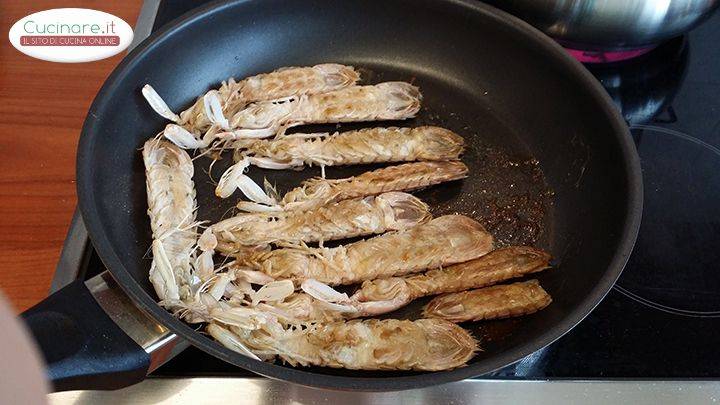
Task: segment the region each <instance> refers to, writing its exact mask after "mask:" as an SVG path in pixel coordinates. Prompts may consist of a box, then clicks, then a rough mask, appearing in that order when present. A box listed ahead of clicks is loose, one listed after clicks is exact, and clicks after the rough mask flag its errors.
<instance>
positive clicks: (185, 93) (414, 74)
mask: <svg viewBox="0 0 720 405" xmlns="http://www.w3.org/2000/svg"><path fill="white" fill-rule="evenodd" d="M477 7H478V6H476V5H475V4H474V3H463V2H445V1H400V0H395V1H385V2H365V1H359V0H358V1H352V0H350V1H343V2H335V1H296V2H280V1H250V2H236V3H231V4H229V5H225V6H222V7H218V9H217V10H216V11H214V12H211V13H208V14H206V15H205V16H204V17H202V16H200V15H196V16H195V17H189V18H188V19H187V20H186V21H185V23H184V24H182V25H181V26H179V27H175V28H172V29H170V30H169V31H168V32H165V33H162V34H161V35H159V36H158V37H157V38H155V39H154V40H151V42H150V43H149V44H148V45H147V46H141V48H140V50H139V51H136V52H135V53H134V54H133V55H131V57H130V60H129V61H128V62H126V63H125V64H124V65H123V66H121V67H120V68H119V70H118V71H117V72H116V73H115V74H114V76H113V77H111V79H110V80H109V82H108V84H107V85H106V87H105V88H104V89H103V90H102V91H101V94H100V96H99V98H98V100H97V101H96V104H95V105H94V106H93V109H92V110H91V113H90V116H89V117H88V121H87V122H86V127H85V129H84V134H83V139H82V141H81V145H80V152H79V171H78V179H79V194H80V199H81V207H82V209H83V214H84V216H85V219H86V222H88V226H89V228H90V233H91V236H92V237H93V242H94V243H95V245H96V247H97V248H98V251H99V253H100V256H101V257H102V258H103V260H104V261H105V262H106V264H107V265H108V266H109V267H110V269H111V270H112V272H113V274H115V275H116V277H117V278H118V279H119V281H120V282H121V284H122V285H124V286H125V288H126V289H127V290H128V291H129V292H130V294H131V295H132V296H133V297H134V298H136V299H137V300H139V301H140V302H141V303H144V304H146V305H147V308H148V309H149V310H150V311H152V312H154V313H155V314H156V316H158V317H161V318H162V320H163V322H165V323H168V324H170V325H171V327H173V328H181V331H185V332H187V333H190V332H189V329H187V328H185V329H182V327H181V326H180V325H179V324H177V323H176V322H173V321H172V320H171V319H170V318H168V317H167V315H166V314H164V313H162V310H161V309H160V308H159V307H157V306H152V305H151V304H150V300H151V299H154V298H155V296H154V293H153V292H152V288H151V287H150V284H149V282H148V281H147V273H148V269H149V266H150V260H151V259H150V257H149V255H148V247H149V246H150V242H151V239H150V229H149V223H148V218H147V215H146V209H147V204H146V200H145V180H144V168H143V165H142V159H141V155H140V152H139V148H140V147H141V146H142V144H143V142H144V141H145V140H146V139H147V138H149V137H151V136H154V135H155V134H157V133H158V132H159V131H160V130H161V129H162V128H163V126H164V124H165V122H164V121H163V119H161V118H159V117H157V116H156V115H155V114H154V113H153V112H152V110H151V109H150V108H149V107H148V106H147V105H146V103H145V101H144V100H143V99H142V97H141V95H140V88H141V87H142V85H144V84H145V83H150V84H152V85H153V87H155V89H156V90H157V91H158V92H159V93H160V94H161V95H162V96H163V97H164V98H165V100H166V101H167V102H168V104H169V105H170V107H171V108H173V109H174V110H175V111H181V110H182V109H184V108H186V107H187V106H189V105H190V104H191V103H192V102H193V101H194V100H195V98H196V97H197V96H198V95H200V94H202V93H204V92H205V91H207V90H208V89H210V88H215V87H217V86H218V84H219V83H220V81H222V80H225V79H227V78H228V77H231V76H232V77H235V78H242V77H245V76H249V75H252V74H257V73H261V72H267V71H271V70H273V69H276V68H279V67H283V66H298V65H312V64H317V63H322V62H337V63H345V64H350V65H353V66H356V67H358V68H360V69H361V70H362V73H363V78H364V82H366V83H377V82H380V81H387V80H405V81H412V82H413V83H415V84H416V85H418V86H419V87H420V89H421V91H422V93H423V95H424V100H423V109H422V111H421V113H420V114H419V116H418V117H417V118H415V119H412V120H408V121H405V122H389V123H374V124H360V125H356V124H353V125H342V126H340V127H339V129H340V130H344V129H350V128H357V127H364V126H371V125H408V126H416V125H421V124H428V123H430V124H435V125H442V126H445V127H448V128H450V129H452V130H454V131H456V132H457V133H459V134H461V135H462V136H463V137H465V139H466V141H467V143H468V151H467V153H466V154H465V156H464V157H463V161H464V162H465V163H466V164H467V165H468V166H469V167H470V175H469V178H468V179H466V180H463V181H461V182H456V183H452V184H447V185H441V186H436V187H433V188H431V189H427V190H424V191H421V192H418V193H417V195H418V196H419V197H421V198H423V199H424V200H426V201H427V202H428V203H429V204H430V205H431V207H432V209H433V212H434V213H435V214H436V215H440V214H448V213H461V214H465V215H468V216H471V217H473V218H476V219H478V220H479V221H481V222H482V223H483V224H485V225H486V226H487V228H488V229H489V230H491V231H493V232H494V233H495V235H496V237H497V239H498V240H499V242H500V243H501V244H533V245H536V246H540V247H543V248H546V249H549V250H550V251H551V252H552V253H553V256H554V257H555V258H556V262H557V264H558V265H557V267H556V268H554V269H552V270H550V271H547V272H545V273H542V274H540V275H538V278H539V280H540V282H541V284H542V285H543V287H544V288H545V289H547V290H548V292H549V293H550V294H551V295H552V297H553V299H554V301H553V303H552V305H550V306H549V307H548V308H547V309H546V310H544V311H541V312H539V313H537V314H534V315H531V316H527V317H524V318H519V319H512V320H502V321H492V322H485V323H474V324H467V325H464V326H466V327H467V328H469V329H470V330H471V331H472V332H473V334H474V335H475V336H476V337H477V338H478V339H479V340H480V342H481V346H482V348H483V351H481V352H480V353H479V354H478V355H477V356H476V358H475V359H473V360H472V361H471V363H470V364H471V365H470V367H469V368H464V369H460V370H456V371H453V372H450V373H443V377H440V375H441V374H440V373H432V374H426V375H425V376H426V377H428V378H433V380H432V382H430V380H427V381H428V382H426V383H422V382H420V380H419V379H417V378H416V379H404V380H403V379H393V380H394V381H396V382H397V384H395V385H393V384H394V383H391V382H388V383H382V382H377V381H378V380H375V379H370V378H369V377H379V378H385V377H399V376H408V375H415V374H419V373H411V372H410V373H408V372H358V371H346V370H335V369H325V368H312V369H303V370H305V371H311V372H312V373H321V374H326V375H329V376H338V375H343V376H353V377H362V378H363V380H365V377H368V379H367V381H368V382H367V384H366V385H365V384H364V383H362V382H358V381H353V382H352V384H351V383H350V382H349V380H347V379H345V380H343V379H337V380H333V379H332V378H330V379H328V377H327V376H325V377H323V378H322V379H313V377H312V375H311V374H307V373H293V372H283V371H282V370H285V369H284V368H281V367H272V366H269V365H263V366H257V367H255V366H252V364H253V363H252V362H248V361H247V360H245V359H243V358H241V357H240V356H239V355H235V354H232V353H231V352H229V351H225V350H223V349H221V348H220V347H219V346H218V345H215V344H212V345H211V344H209V341H207V339H205V338H203V337H202V336H197V334H195V335H196V336H195V337H194V339H195V340H196V343H197V342H200V343H201V345H202V346H205V348H206V349H208V348H209V349H210V351H212V352H213V353H214V354H216V355H220V357H223V358H225V359H228V360H231V361H233V362H235V363H237V364H243V365H244V366H246V367H248V365H250V367H249V368H251V369H253V370H254V371H258V372H262V373H265V374H269V375H271V376H275V377H280V378H287V379H290V380H293V381H297V382H301V383H305V384H313V385H320V386H335V387H339V386H344V387H346V388H366V389H374V388H375V389H377V388H392V387H394V388H407V387H410V386H418V385H424V384H431V383H439V382H442V381H449V380H452V379H459V378H463V377H467V376H470V375H476V374H480V373H483V372H488V371H491V370H492V369H494V368H497V367H500V366H503V365H505V364H507V363H509V362H512V361H513V360H517V359H518V358H520V357H521V356H523V355H526V354H529V353H530V352H531V351H533V350H536V349H538V348H540V347H541V346H542V345H543V344H547V343H549V342H550V341H551V340H552V339H554V338H557V337H558V336H559V335H561V334H562V333H564V332H565V331H567V330H568V329H569V328H570V327H571V326H572V325H573V324H574V323H575V322H577V321H579V320H580V319H581V318H582V316H584V315H585V314H586V313H587V312H588V311H589V310H590V308H592V306H594V304H595V303H597V301H598V300H599V299H600V298H601V297H602V296H603V295H604V293H605V292H607V290H608V289H609V287H610V285H611V284H612V282H613V281H614V279H615V278H616V277H617V275H619V272H620V269H621V267H622V264H623V263H624V260H625V257H623V256H624V255H626V254H627V253H629V249H630V248H631V246H632V239H633V238H634V233H633V230H632V228H633V226H634V222H633V220H632V217H633V214H631V206H632V205H633V204H635V203H636V202H637V199H638V197H639V193H640V189H639V185H638V184H636V183H635V182H636V181H637V178H635V177H634V176H635V174H634V173H633V170H635V169H636V168H634V167H633V166H632V164H631V163H629V162H631V161H632V153H631V149H628V143H627V140H626V139H624V137H625V136H626V133H625V132H624V129H623V127H622V125H621V124H620V122H619V121H618V119H617V115H616V114H615V113H614V112H613V111H612V110H611V107H610V106H609V104H608V103H607V101H606V99H605V98H604V96H601V93H600V90H599V87H597V86H594V87H593V86H591V85H589V81H588V79H587V77H584V76H582V74H580V73H579V72H580V71H579V70H578V68H577V66H576V65H574V64H572V63H571V62H569V61H568V60H567V59H565V58H562V57H560V52H561V51H560V50H559V49H557V48H555V47H553V46H551V45H548V41H547V40H546V39H542V38H541V39H539V40H538V39H537V37H539V34H538V33H536V32H535V31H531V30H530V29H529V28H528V27H527V26H525V25H519V23H518V22H517V20H509V19H508V20H504V19H503V18H501V17H498V15H496V14H495V12H494V11H487V10H489V9H487V8H485V7H480V8H477ZM336 128H337V127H336V126H334V125H333V126H312V127H300V128H297V129H293V131H310V130H311V131H313V132H316V131H322V130H335V129H336ZM230 160H231V159H230V156H229V155H225V159H223V160H221V161H219V162H218V163H217V164H216V165H215V168H214V169H213V171H212V175H213V178H214V179H217V178H218V177H219V175H220V173H222V170H223V169H224V168H226V167H227V165H228V164H229V163H230ZM209 164H210V160H209V159H207V158H205V157H201V158H198V159H196V161H195V169H196V173H195V181H196V187H197V190H198V205H199V206H200V210H199V214H198V218H199V219H207V220H218V219H220V218H222V217H226V216H228V215H230V214H231V213H232V206H233V205H234V203H235V202H236V201H237V200H236V198H230V199H227V200H224V201H221V200H219V199H217V198H216V197H215V196H214V195H213V192H212V191H213V188H214V185H213V184H212V181H211V178H210V176H209V175H208V173H207V170H208V166H209ZM372 168H375V166H364V167H348V168H328V169H327V173H328V177H333V178H339V177H346V176H350V175H353V174H358V173H360V172H362V171H365V170H369V169H372ZM318 174H319V169H317V168H309V169H305V170H303V171H299V172H295V171H283V172H277V171H268V170H260V169H256V168H252V169H251V171H250V176H251V177H253V178H255V179H256V180H258V181H262V179H263V177H266V178H267V179H268V180H269V181H270V182H271V183H272V184H275V185H276V186H277V188H278V190H279V191H280V192H284V191H287V190H289V189H290V188H292V187H294V186H296V185H298V184H299V183H300V182H301V181H302V180H303V179H306V178H309V177H311V176H317V175H318ZM234 197H237V196H234ZM635 208H637V207H635ZM138 287H140V288H142V290H144V291H140V290H139V289H138ZM423 302H424V301H419V302H418V303H415V304H413V305H411V306H409V307H408V308H406V309H403V310H401V311H398V313H396V314H393V315H396V316H402V317H416V316H417V315H418V314H419V308H420V306H421V304H422V303H423ZM430 376H434V377H430ZM386 381H390V380H387V379H386Z"/></svg>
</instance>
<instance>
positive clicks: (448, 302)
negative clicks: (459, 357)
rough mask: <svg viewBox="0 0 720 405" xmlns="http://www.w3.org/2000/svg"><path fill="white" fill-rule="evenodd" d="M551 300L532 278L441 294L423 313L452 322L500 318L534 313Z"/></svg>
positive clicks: (429, 316)
mask: <svg viewBox="0 0 720 405" xmlns="http://www.w3.org/2000/svg"><path fill="white" fill-rule="evenodd" d="M551 302H552V298H551V297H550V295H549V294H548V293H547V292H545V290H543V288H542V287H541V286H540V283H538V281H537V280H530V281H524V282H519V283H513V284H507V285H495V286H492V287H486V288H480V289H477V290H470V291H464V292H460V293H450V294H444V295H440V296H438V297H436V298H434V299H433V300H431V301H430V302H429V303H428V304H427V305H426V306H425V308H423V315H424V316H426V317H428V318H442V319H446V320H448V321H451V322H465V321H480V320H484V319H501V318H510V317H516V316H522V315H527V314H532V313H533V312H537V311H539V310H541V309H543V308H545V307H546V306H548V305H550V303H551Z"/></svg>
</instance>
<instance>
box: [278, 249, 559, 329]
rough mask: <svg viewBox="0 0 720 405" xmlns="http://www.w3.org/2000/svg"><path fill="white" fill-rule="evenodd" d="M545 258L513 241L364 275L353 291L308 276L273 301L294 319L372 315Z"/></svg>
mask: <svg viewBox="0 0 720 405" xmlns="http://www.w3.org/2000/svg"><path fill="white" fill-rule="evenodd" d="M549 261H550V255H549V254H548V253H546V252H543V251H541V250H538V249H534V248H531V247H526V246H514V247H508V248H502V249H498V250H495V251H492V252H490V253H488V254H486V255H485V256H481V257H479V258H477V259H474V260H471V261H468V262H464V263H458V264H454V265H451V266H447V267H444V268H442V269H434V270H430V271H428V272H425V273H422V274H413V275H407V276H404V277H390V278H380V279H376V280H372V281H365V282H364V283H363V284H362V286H361V287H360V288H359V289H358V290H357V291H356V292H355V293H354V294H353V295H352V296H348V295H347V294H344V293H342V294H341V293H339V292H338V291H335V290H334V289H332V288H331V287H329V286H327V285H325V284H323V283H320V282H318V281H317V280H312V279H310V280H306V281H305V282H303V283H302V285H301V289H302V290H303V291H304V292H305V293H295V294H291V295H288V296H287V297H286V299H284V300H278V301H277V302H274V303H273V304H272V305H273V306H274V307H276V308H278V309H280V310H282V311H285V312H286V313H287V314H289V315H290V316H288V317H286V318H287V319H289V320H290V319H292V321H295V322H299V323H304V322H312V321H325V322H327V321H333V320H339V319H350V318H357V317H364V316H376V315H381V314H385V313H388V312H391V311H394V310H396V309H398V308H401V307H403V306H405V305H407V304H408V303H410V302H411V301H413V300H415V299H417V298H420V297H424V296H428V295H435V294H442V293H448V292H457V291H464V290H469V289H474V288H480V287H486V286H489V285H492V284H495V283H498V282H502V281H505V280H509V279H511V278H517V277H522V276H524V275H526V274H530V273H536V272H539V271H542V270H544V269H547V268H549V267H550V265H549Z"/></svg>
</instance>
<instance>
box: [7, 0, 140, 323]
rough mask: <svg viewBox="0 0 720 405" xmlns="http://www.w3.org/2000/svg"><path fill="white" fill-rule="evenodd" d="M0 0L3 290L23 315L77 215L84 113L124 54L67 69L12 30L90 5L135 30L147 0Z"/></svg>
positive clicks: (42, 290) (44, 289)
mask: <svg viewBox="0 0 720 405" xmlns="http://www.w3.org/2000/svg"><path fill="white" fill-rule="evenodd" d="M28 3H30V2H28V1H26V0H3V1H2V2H0V27H1V28H2V29H1V30H0V31H1V32H2V33H3V39H2V41H1V44H0V169H1V170H0V218H2V220H1V221H0V263H2V266H3V267H2V269H0V291H2V293H3V294H5V295H6V296H7V297H8V298H9V299H10V301H11V302H12V304H13V305H14V306H15V308H16V309H17V310H18V311H22V310H25V309H27V308H28V307H30V306H32V305H33V304H35V303H37V302H38V301H40V300H41V299H42V298H44V297H45V296H47V294H48V289H49V287H50V281H51V280H52V276H53V273H54V271H55V265H56V264H57V261H58V257H59V255H60V250H61V248H62V244H63V241H64V239H65V233H66V232H67V229H68V225H69V224H70V219H71V218H72V214H73V211H74V210H75V204H76V196H75V148H76V145H77V140H78V136H79V134H80V128H81V126H82V123H83V121H84V119H85V114H86V112H87V110H88V108H89V107H90V103H91V102H92V100H93V98H94V97H95V94H96V93H97V91H98V89H99V88H100V86H101V85H102V83H103V81H104V80H105V78H106V77H107V76H108V75H109V74H110V72H111V71H112V69H113V68H114V67H115V65H117V64H118V63H119V62H120V60H121V59H122V57H123V55H124V53H121V54H120V55H118V56H115V57H112V58H109V59H104V60H101V61H97V62H90V63H77V64H64V63H52V62H45V61H41V60H37V59H33V58H30V57H29V56H25V55H23V54H22V53H20V52H18V51H17V50H16V49H15V48H13V47H12V45H10V42H9V41H8V39H7V34H6V33H7V32H8V31H9V30H10V26H12V24H13V23H14V22H15V21H17V20H18V19H20V18H22V17H24V16H26V15H28V14H30V13H33V12H37V11H41V10H47V9H51V8H61V7H80V8H92V9H96V10H101V11H105V12H108V13H111V14H114V15H116V16H118V17H120V18H122V19H123V20H125V21H126V22H127V23H128V24H130V25H131V26H134V25H135V21H136V19H137V16H138V13H139V11H140V6H141V5H142V0H130V1H118V2H115V1H112V2H111V1H99V0H97V1H92V0H75V1H72V2H69V1H61V0H53V1H34V2H32V3H33V4H28Z"/></svg>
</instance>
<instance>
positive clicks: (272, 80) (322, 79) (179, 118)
mask: <svg viewBox="0 0 720 405" xmlns="http://www.w3.org/2000/svg"><path fill="white" fill-rule="evenodd" d="M359 79H360V75H359V74H358V72H357V71H355V69H354V68H353V67H352V66H344V65H339V64H335V63H325V64H320V65H315V66H312V67H290V68H281V69H278V70H275V71H273V72H270V73H264V74H259V75H256V76H251V77H248V78H246V79H244V80H241V81H239V82H236V81H235V80H234V79H232V78H230V79H229V80H228V81H227V82H223V83H222V86H221V87H220V88H219V89H216V90H210V91H209V92H207V93H206V94H205V95H204V96H202V97H200V98H198V99H197V101H196V102H195V104H193V105H192V107H190V108H188V109H187V110H185V111H183V112H182V113H180V115H177V114H175V113H174V112H172V110H171V109H170V108H169V107H168V106H167V104H166V103H165V101H163V99H162V98H161V97H160V95H158V93H157V92H156V91H155V90H154V89H153V88H152V86H150V85H145V86H144V87H143V89H142V93H143V96H144V97H145V99H146V100H147V101H148V103H149V104H150V107H152V109H153V110H155V112H157V113H158V114H159V115H161V116H162V117H164V118H166V119H168V120H170V121H173V122H174V124H169V125H168V127H167V128H166V136H167V137H168V138H169V139H171V140H172V141H173V142H174V143H176V144H178V146H180V147H183V148H197V147H207V146H208V145H209V140H205V141H203V140H201V139H199V138H198V135H199V134H201V133H205V132H206V131H208V130H209V129H210V127H211V126H212V125H214V124H215V125H218V126H220V127H223V128H228V127H229V124H228V123H227V118H225V117H232V116H234V115H235V114H236V113H237V112H239V111H240V110H242V109H243V108H244V107H245V106H247V105H248V104H250V103H253V102H257V101H266V100H275V99H283V98H287V97H293V96H298V95H302V94H316V93H324V92H328V91H333V90H338V89H341V88H344V87H349V86H352V85H354V84H355V83H356V82H357V81H358V80H359Z"/></svg>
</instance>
